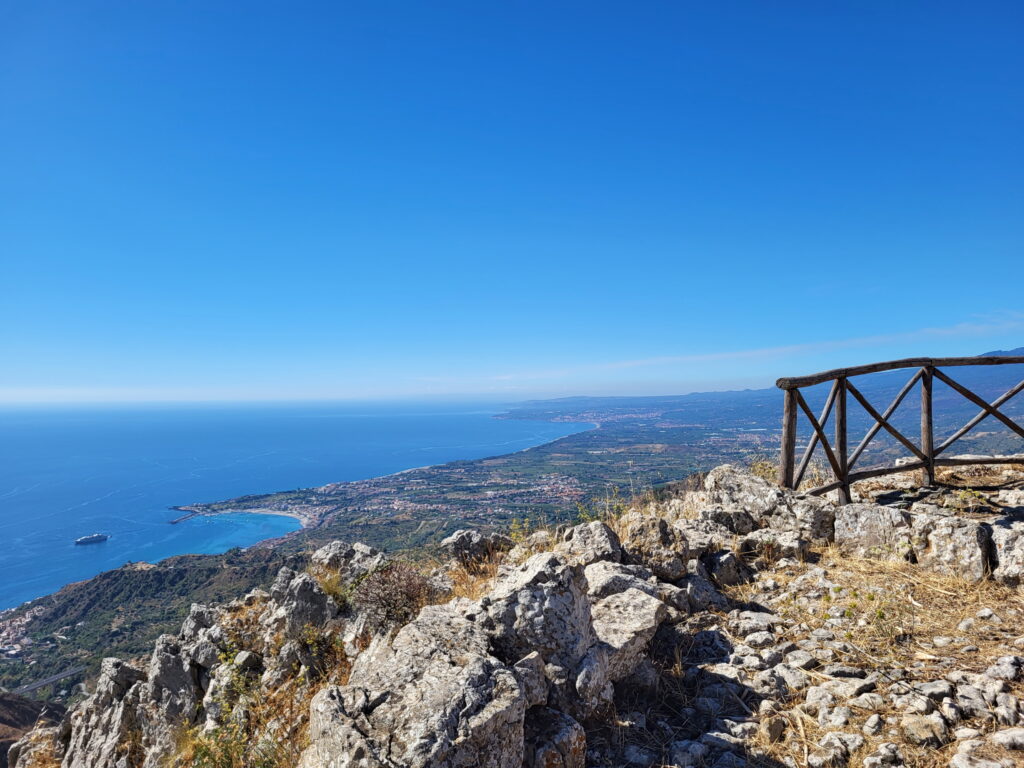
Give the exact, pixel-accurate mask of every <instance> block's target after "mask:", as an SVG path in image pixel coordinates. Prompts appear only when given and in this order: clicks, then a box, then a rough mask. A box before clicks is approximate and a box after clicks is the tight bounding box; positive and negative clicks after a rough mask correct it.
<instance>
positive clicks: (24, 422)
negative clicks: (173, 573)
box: [0, 403, 590, 609]
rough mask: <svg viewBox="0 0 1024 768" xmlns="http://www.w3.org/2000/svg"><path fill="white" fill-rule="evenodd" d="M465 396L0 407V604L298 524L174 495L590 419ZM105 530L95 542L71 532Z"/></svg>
mask: <svg viewBox="0 0 1024 768" xmlns="http://www.w3.org/2000/svg"><path fill="white" fill-rule="evenodd" d="M503 410H504V407H501V406H496V405H494V404H479V403H477V404H474V403H458V404H456V403H445V404H441V405H439V404H437V403H393V404H387V405H383V404H379V403H377V404H353V403H344V404H331V403H327V404H301V405H299V404H287V405H280V404H274V405H268V404H245V405H188V406H183V405H159V406H153V405H147V406H141V405H133V406H118V407H113V406H102V407H101V406H90V407H71V406H61V407H46V408H43V407H17V408H13V407H8V408H5V409H0V609H5V608H10V607H13V606H17V605H19V604H21V603H23V602H25V601H27V600H31V599H33V598H36V597H40V596H42V595H46V594H49V593H51V592H54V591H56V590H58V589H60V588H61V587H62V586H64V585H65V584H68V583H70V582H74V581H79V580H82V579H87V578H90V577H92V576H95V575H96V574H98V573H100V572H102V571H105V570H109V569H112V568H117V567H119V566H121V565H124V564H125V563H128V562H133V561H134V562H138V561H146V562H156V561H159V560H161V559H163V558H165V557H169V556H171V555H180V554H186V553H216V552H224V551H227V550H228V549H231V548H233V547H247V546H251V545H253V544H255V543H257V542H259V541H262V540H264V539H268V538H272V537H276V536H282V535H284V534H286V533H288V532H289V531H293V530H295V529H297V528H298V527H300V524H299V522H298V521H297V520H295V519H293V518H291V517H286V516H281V515H263V514H226V515H218V516H214V517H195V518H192V519H189V520H187V521H185V522H182V523H178V524H176V525H172V524H171V523H170V521H171V520H173V519H174V518H176V517H178V516H179V514H180V513H178V512H175V511H173V510H172V509H171V507H173V506H177V505H182V504H189V503H194V502H204V501H207V502H208V501H220V500H223V499H228V498H232V497H235V496H241V495H244V494H251V493H268V492H271V491H281V490H292V489H296V488H308V487H313V486H319V485H324V484H326V483H330V482H338V481H345V480H360V479H365V478H370V477H377V476H380V475H387V474H391V473H394V472H399V471H401V470H404V469H411V468H413V467H422V466H427V465H433V464H441V463H445V462H448V461H454V460H459V459H477V458H484V457H487V456H495V455H499V454H505V453H511V452H514V451H520V450H524V449H527V448H530V447H533V446H537V445H541V444H543V443H546V442H549V441H551V440H555V439H557V438H560V437H564V436H566V435H569V434H573V433H575V432H580V431H582V430H585V429H588V428H589V426H590V425H586V424H569V423H551V422H542V421H520V420H513V419H497V418H495V415H496V414H498V413H500V412H502V411H503ZM93 533H103V534H106V535H108V536H109V537H110V538H109V539H108V540H107V541H105V542H102V543H99V544H89V545H78V546H76V545H75V544H74V541H75V539H76V538H78V537H80V536H86V535H89V534H93Z"/></svg>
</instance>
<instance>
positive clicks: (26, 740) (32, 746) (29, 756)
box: [0, 725, 62, 768]
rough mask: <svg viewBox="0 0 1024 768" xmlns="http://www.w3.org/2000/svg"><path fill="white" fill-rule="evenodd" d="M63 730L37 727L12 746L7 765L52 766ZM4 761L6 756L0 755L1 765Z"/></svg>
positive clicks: (7, 756) (14, 767)
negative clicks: (54, 751)
mask: <svg viewBox="0 0 1024 768" xmlns="http://www.w3.org/2000/svg"><path fill="white" fill-rule="evenodd" d="M61 730H62V729H61V727H60V726H43V725H36V727H35V728H33V729H32V730H31V731H29V732H28V733H26V734H25V735H24V736H22V737H21V738H20V739H18V740H17V741H16V742H14V743H13V744H11V746H10V748H9V749H8V751H7V755H6V765H9V766H10V768H17V766H19V765H21V766H31V767H34V766H37V765H46V764H47V762H49V763H50V764H51V765H52V764H53V763H52V760H50V756H51V755H52V754H53V750H54V749H55V748H57V745H58V743H59V741H60V732H61ZM4 759H5V758H4V756H2V755H0V765H4V764H5V763H4Z"/></svg>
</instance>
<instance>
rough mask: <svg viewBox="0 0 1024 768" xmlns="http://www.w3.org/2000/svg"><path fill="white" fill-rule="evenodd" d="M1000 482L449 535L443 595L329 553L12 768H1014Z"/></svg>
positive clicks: (214, 618)
mask: <svg viewBox="0 0 1024 768" xmlns="http://www.w3.org/2000/svg"><path fill="white" fill-rule="evenodd" d="M986 472H987V474H984V475H983V474H977V475H973V476H967V475H963V474H962V475H960V476H959V480H961V481H964V480H966V481H967V483H969V484H970V487H971V489H970V490H969V491H968V490H965V489H959V490H949V489H939V488H935V489H921V488H919V487H917V485H916V482H915V481H914V478H911V477H909V476H907V477H901V478H896V479H895V481H894V482H893V481H890V480H887V481H886V483H884V484H883V483H878V484H875V485H872V486H864V487H861V488H859V489H858V498H859V501H858V503H855V504H850V505H846V506H837V505H835V504H834V503H832V502H830V501H828V500H825V499H817V498H807V497H802V496H799V495H796V494H793V493H789V492H783V491H780V490H778V489H777V488H775V487H774V486H773V485H772V484H771V483H769V482H767V481H765V480H761V479H759V478H757V477H755V476H753V475H751V474H749V473H747V472H745V471H742V470H739V469H737V468H735V467H730V466H724V467H719V468H718V469H716V470H714V471H713V472H711V473H710V474H709V475H708V477H707V479H706V481H705V483H704V488H703V489H702V490H699V491H695V492H691V493H688V494H686V495H684V496H680V497H678V498H673V499H670V500H667V501H659V502H655V503H649V504H642V505H637V506H636V507H634V508H632V509H630V510H628V511H627V512H625V514H622V515H619V516H615V517H612V518H609V519H606V520H594V521H590V522H586V523H583V524H580V525H577V526H575V527H571V528H564V529H560V530H544V531H537V532H535V533H533V534H531V535H529V536H525V537H524V536H519V537H517V540H516V541H512V540H510V539H508V538H506V537H502V536H490V537H487V536H483V535H481V534H479V533H477V532H474V531H464V532H460V533H459V534H456V535H455V536H453V537H451V538H450V539H449V540H448V541H447V551H448V553H449V556H450V557H451V562H450V563H448V564H446V565H444V566H442V567H439V568H436V569H433V570H432V571H425V570H424V568H423V567H422V566H415V565H413V564H410V563H405V562H401V561H389V560H388V559H387V558H386V557H385V556H384V555H383V554H381V553H379V552H376V551H375V550H373V549H371V548H369V547H364V546H361V545H352V546H349V545H344V544H341V543H337V542H336V543H334V544H331V545H328V546H326V547H324V548H323V549H321V550H319V551H317V552H316V554H315V555H314V556H313V558H312V565H311V566H310V568H309V569H308V571H307V572H303V573H297V572H295V571H292V570H290V569H287V568H285V569H283V570H282V571H281V573H280V574H279V576H278V578H277V580H276V581H275V583H274V585H273V588H272V589H271V590H270V591H269V592H264V591H262V590H255V591H253V592H251V593H249V594H248V595H246V596H245V597H244V598H240V599H238V600H236V601H234V602H232V603H228V604H226V605H222V606H212V607H208V606H198V605H197V606H193V609H192V611H191V613H190V615H189V618H188V619H187V620H186V622H185V624H184V625H183V627H182V629H181V632H180V633H179V634H178V635H177V636H170V635H168V636H164V637H161V638H160V640H159V641H158V642H157V644H156V647H155V649H154V651H153V654H152V656H151V657H150V658H149V660H148V661H143V662H142V663H133V662H122V661H118V660H116V659H108V660H107V661H105V662H104V664H103V669H102V672H101V675H100V677H99V679H98V681H97V682H96V684H95V686H94V690H93V693H92V695H91V696H89V697H88V698H87V699H85V700H84V701H83V702H81V703H80V704H79V705H78V706H77V707H75V708H73V710H72V711H71V712H70V713H69V715H68V716H67V717H66V718H65V719H64V720H63V722H62V723H61V724H60V725H59V726H57V727H39V728H37V729H36V730H34V731H33V732H31V733H30V734H29V735H28V736H26V737H25V738H24V739H22V740H21V741H20V742H19V743H18V744H16V745H15V746H14V747H13V748H12V750H11V762H12V765H14V766H17V768H27V767H29V766H34V767H35V768H41V767H43V766H54V765H63V766H65V768H136V767H137V766H145V768H157V767H158V766H168V765H171V766H198V767H200V768H202V767H205V766H210V767H213V766H218V767H220V766H224V767H225V768H235V767H236V766H237V767H238V768H241V767H242V766H246V768H249V767H253V768H280V767H283V766H295V765H298V766H300V768H349V767H351V768H357V767H358V768H384V767H387V768H397V767H398V766H416V767H418V768H427V766H430V767H431V768H470V766H486V767H493V768H521V766H526V767H527V768H559V767H561V768H583V766H627V765H629V766H678V768H688V767H689V766H715V767H716V768H730V767H731V766H742V765H760V766H769V767H771V766H814V767H816V768H817V767H819V766H865V768H875V767H876V766H901V765H905V766H947V765H948V766H951V767H952V768H997V767H1002V766H1006V767H1007V768H1008V767H1009V766H1013V765H1018V764H1022V763H1024V598H1022V595H1021V592H1020V581H1021V579H1022V577H1024V498H1021V491H1020V490H1019V489H1018V488H1017V487H1016V486H1017V485H1018V483H1017V481H1018V480H1019V479H1021V478H1022V477H1024V476H1022V475H1020V474H1018V473H1017V472H1016V471H1015V470H999V471H995V470H986ZM945 479H947V480H953V479H955V478H952V477H949V476H947V477H946V478H945ZM1018 723H1020V725H1019V724H1018Z"/></svg>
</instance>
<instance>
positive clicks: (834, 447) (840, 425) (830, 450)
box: [775, 357, 1024, 504]
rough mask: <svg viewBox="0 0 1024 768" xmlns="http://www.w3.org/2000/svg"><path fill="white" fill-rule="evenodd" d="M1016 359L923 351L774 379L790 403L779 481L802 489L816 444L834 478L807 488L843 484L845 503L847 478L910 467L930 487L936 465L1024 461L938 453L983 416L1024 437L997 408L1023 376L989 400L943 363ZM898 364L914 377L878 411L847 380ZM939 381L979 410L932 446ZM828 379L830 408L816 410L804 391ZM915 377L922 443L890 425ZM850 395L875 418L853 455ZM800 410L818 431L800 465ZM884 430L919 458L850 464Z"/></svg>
mask: <svg viewBox="0 0 1024 768" xmlns="http://www.w3.org/2000/svg"><path fill="white" fill-rule="evenodd" d="M1012 363H1024V357H937V358H930V357H921V358H909V359H906V360H891V361H889V362H885V363H873V364H871V365H861V366H857V367H854V368H837V369H836V370H832V371H824V372H823V373H816V374H813V375H811V376H799V377H796V378H788V379H779V380H778V381H777V382H775V385H776V386H777V387H779V388H780V389H782V390H784V392H785V403H784V406H783V416H782V461H781V462H780V464H779V485H781V486H782V487H783V488H799V487H800V484H801V482H803V478H804V474H805V473H806V471H807V468H808V466H809V465H810V463H811V458H812V457H813V455H814V451H815V449H816V447H817V446H818V444H819V443H820V444H821V447H822V449H823V451H824V453H825V457H826V459H827V460H828V464H829V466H830V468H831V470H832V474H833V476H834V477H835V480H834V481H833V482H830V483H827V484H825V485H822V486H819V487H817V488H812V489H810V490H809V491H808V493H811V494H815V495H818V494H822V493H827V492H828V491H833V490H838V492H839V500H840V502H841V503H843V504H846V503H849V501H850V484H851V483H854V482H856V481H858V480H865V479H867V478H869V477H880V476H882V475H888V474H893V473H896V472H909V471H912V470H918V469H920V470H923V472H924V475H925V482H926V483H927V484H928V485H932V484H934V483H935V467H936V466H955V465H963V464H979V463H992V464H997V463H1011V462H1013V463H1020V461H1021V460H1020V459H1019V458H1017V459H1008V458H998V457H993V458H991V459H986V460H985V461H984V462H982V461H980V460H977V459H943V458H939V457H940V456H941V454H943V453H944V452H945V451H946V450H947V449H948V448H949V447H950V446H951V445H953V444H954V443H955V442H956V441H957V440H959V439H960V438H961V437H963V436H964V435H966V434H967V433H968V432H970V431H971V430H972V429H974V428H975V427H976V426H978V424H980V423H981V422H982V420H984V419H985V418H986V417H988V416H992V417H993V418H995V419H998V420H999V421H1001V422H1002V423H1003V424H1004V425H1006V426H1007V427H1009V428H1010V429H1011V430H1012V431H1013V432H1015V433H1017V434H1018V435H1020V436H1021V437H1024V427H1022V426H1021V425H1020V424H1018V423H1016V422H1014V421H1013V420H1012V419H1010V418H1009V417H1007V416H1006V415H1005V414H1003V413H1001V412H1000V411H999V408H1000V406H1002V405H1003V404H1004V403H1006V402H1007V401H1008V400H1009V399H1010V398H1012V397H1013V396H1014V395H1016V394H1017V393H1018V392H1020V391H1021V390H1024V381H1021V382H1020V383H1019V384H1017V385H1016V386H1014V387H1012V388H1010V389H1009V390H1007V391H1006V392H1005V393H1004V394H1002V395H1000V396H999V397H998V398H996V400H994V401H993V402H991V403H989V402H987V401H985V400H983V399H982V398H981V397H979V396H978V395H977V394H975V393H974V392H972V391H971V390H969V389H968V388H967V387H965V386H963V385H962V384H960V383H958V382H956V381H954V380H953V379H952V378H951V377H950V376H949V375H948V374H946V373H944V372H943V371H942V370H940V369H941V368H952V367H955V366H963V365H1007V364H1012ZM898 368H914V369H916V370H915V372H914V375H913V376H911V377H910V381H908V382H907V383H906V384H905V385H904V386H903V388H902V389H901V390H900V391H899V393H898V394H897V395H896V397H895V398H894V399H893V401H892V402H891V403H890V404H889V407H888V408H886V409H885V410H884V411H882V412H881V413H879V412H878V410H876V409H875V407H874V406H873V405H871V403H869V402H868V400H867V398H865V397H864V395H863V394H861V392H860V390H859V389H858V388H857V387H856V386H854V384H853V383H852V382H851V381H850V379H851V378H852V377H854V376H862V375H864V374H867V373H877V372H879V371H891V370H895V369H898ZM935 379H939V380H940V381H942V382H944V383H945V384H947V385H948V386H949V387H950V388H951V389H953V390H954V391H956V392H959V393H960V394H961V395H963V396H964V397H965V398H967V400H969V401H970V402H972V403H974V404H975V405H976V406H978V407H979V408H980V409H981V410H980V411H979V412H978V414H977V415H976V416H974V417H973V418H972V419H971V420H970V421H968V422H967V423H966V424H964V425H963V426H962V427H960V429H958V430H957V431H956V432H954V433H953V434H952V435H950V436H949V437H948V438H947V439H946V440H944V441H943V442H942V443H941V444H940V445H938V446H936V445H935V434H934V421H933V416H932V404H933V398H932V384H933V381H934V380H935ZM828 381H831V382H832V388H831V390H830V391H829V394H828V397H827V398H826V400H825V407H824V408H823V409H822V411H821V415H820V416H815V415H814V413H813V412H812V411H811V408H810V406H808V405H807V400H806V399H805V398H804V396H803V394H802V393H801V392H800V390H801V389H802V388H803V387H810V386H814V385H815V384H823V383H825V382H828ZM918 382H920V384H921V387H920V389H921V435H920V440H919V442H918V443H917V444H915V443H914V442H913V441H911V440H910V439H909V438H908V437H906V436H905V435H903V434H902V433H901V432H900V431H899V430H897V429H896V428H895V427H894V426H893V425H892V424H891V423H890V419H891V418H892V415H893V414H894V413H895V412H896V409H897V408H898V407H899V405H900V403H902V402H903V399H904V398H905V397H906V396H907V395H908V394H909V393H910V391H911V390H912V389H913V388H914V385H916V384H917V383H918ZM847 395H852V396H853V398H854V399H855V400H857V402H858V403H860V404H861V406H862V407H863V408H864V410H865V411H866V412H867V414H868V415H869V416H870V417H871V418H872V419H874V424H872V426H871V428H870V429H869V430H868V431H867V434H865V435H864V438H863V439H862V440H861V441H860V443H858V444H857V447H856V448H854V450H853V453H849V449H848V442H847V408H846V401H847ZM800 412H803V414H804V416H805V417H806V418H807V421H808V422H809V423H810V426H811V428H812V430H813V434H812V435H811V439H810V442H809V443H808V444H807V447H806V448H805V449H804V453H803V457H802V459H801V460H800V463H799V465H798V464H797V462H796V440H797V416H798V414H799V413H800ZM833 413H834V439H833V441H832V442H831V443H830V442H829V439H828V436H827V435H826V434H825V425H826V423H827V422H828V419H829V416H830V415H831V414H833ZM882 429H884V430H885V431H886V432H888V433H889V434H890V435H892V436H893V437H894V438H895V439H896V440H897V441H898V442H899V443H901V444H902V445H903V446H904V447H905V448H906V449H907V450H909V451H910V453H911V454H912V455H913V457H914V458H915V459H916V460H915V461H912V462H910V463H907V464H902V465H900V466H891V467H882V468H879V469H866V470H861V471H859V472H854V471H853V468H854V466H855V465H856V463H857V461H858V460H859V459H860V458H861V456H862V455H863V454H864V450H865V449H866V448H867V447H868V444H869V443H870V442H871V441H872V439H874V437H875V435H877V434H878V432H879V431H880V430H882Z"/></svg>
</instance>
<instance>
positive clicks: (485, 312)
mask: <svg viewBox="0 0 1024 768" xmlns="http://www.w3.org/2000/svg"><path fill="white" fill-rule="evenodd" d="M1022 37H1024V5H1022V4H1021V3H1019V2H984V1H981V2H971V3H964V2H941V1H940V2H936V1H934V0H927V1H922V2H905V1H901V2H895V3H893V2H863V0H856V1H850V2H839V1H837V2H827V3H822V2H811V1H810V0H807V1H806V2H764V1H763V0H749V2H728V1H727V2H699V3H698V2H682V1H680V0H671V1H668V0H666V1H664V2H640V3H638V2H615V3H612V2H599V1H595V0H587V1H586V2H560V1H556V2H552V0H543V1H540V0H537V1H518V2H517V1H509V2H479V0H467V1H466V2H460V3H456V2H447V1H446V0H430V2H422V0H417V1H415V2H413V1H410V2H387V1H386V0H374V1H373V2H341V1H335V2H323V3H314V2H287V3H284V2H260V1H258V0H245V2H241V1H240V0H239V1H237V2H233V3H223V2H216V1H214V0H195V1H194V2H189V1H188V0H167V1H165V2H157V1H156V0H145V1H144V2H139V1H138V0H130V1H129V0H125V1H124V2H94V1H93V0H65V1H64V2H52V1H50V0H32V1H31V2H6V1H4V0H0V267H2V268H0V400H2V401H25V400H122V399H123V400H148V399H219V398H240V399H266V398H317V399H320V398H332V397H355V398H366V397H413V396H423V395H463V394H475V395H480V394H483V395H489V396H495V397H501V398H505V399H514V398H519V397H531V396H546V395H568V394H605V393H608V394H627V393H636V394H648V393H677V392H686V391H692V390H694V389H709V388H731V387H745V386H763V385H767V384H770V382H771V381H772V380H773V379H774V378H775V377H776V376H779V375H798V374H801V373H809V372H812V371H814V370H818V369H822V368H828V367H832V366H834V365H842V364H853V363H858V362H870V361H871V360H873V359H887V358H891V357H900V356H909V355H946V354H972V353H976V352H983V351H986V350H989V349H996V348H1008V347H1016V346H1021V345H1024V298H1022V285H1024V280H1022V277H1024V253H1022V245H1024V194H1022V192H1024V149H1022V147H1024V142H1022V137H1024V119H1022V118H1024V98H1022V97H1024V87H1022V76H1024V46H1022V45H1021V42H1020V41H1021V39H1022Z"/></svg>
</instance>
